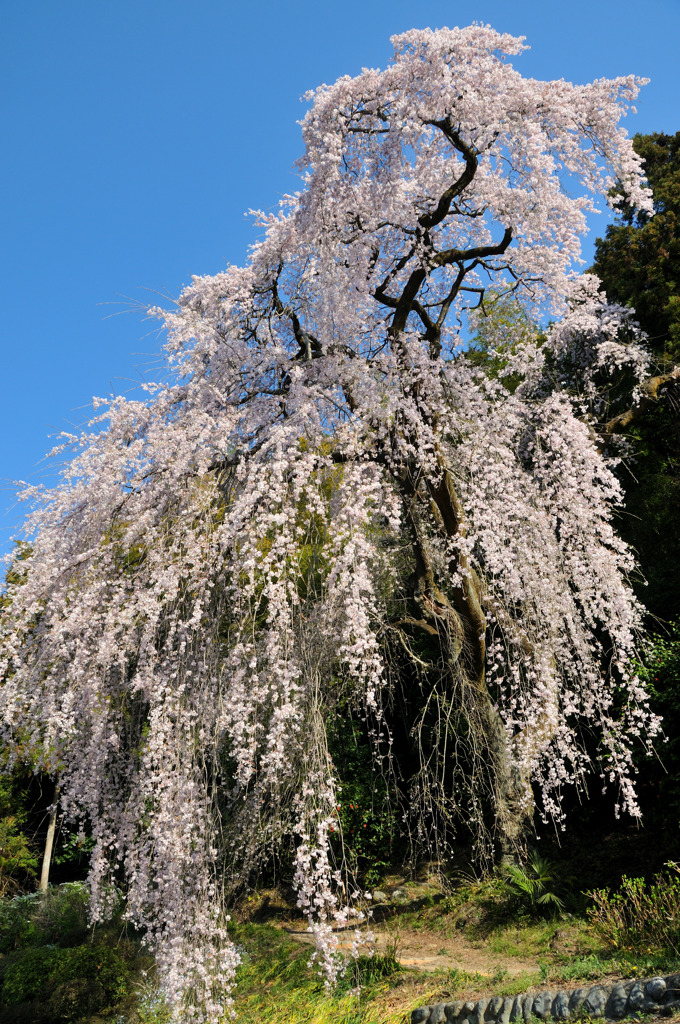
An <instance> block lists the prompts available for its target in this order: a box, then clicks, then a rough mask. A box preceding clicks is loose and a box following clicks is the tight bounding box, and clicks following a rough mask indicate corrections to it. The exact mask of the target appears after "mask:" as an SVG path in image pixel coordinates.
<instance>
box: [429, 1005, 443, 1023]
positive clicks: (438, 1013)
mask: <svg viewBox="0 0 680 1024" xmlns="http://www.w3.org/2000/svg"><path fill="white" fill-rule="evenodd" d="M442 1022H446V1004H445V1003H436V1004H435V1006H432V1007H431V1008H430V1016H429V1017H428V1019H427V1024H442Z"/></svg>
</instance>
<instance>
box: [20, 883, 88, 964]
mask: <svg viewBox="0 0 680 1024" xmlns="http://www.w3.org/2000/svg"><path fill="white" fill-rule="evenodd" d="M87 906H88V895H87V890H86V888H85V886H84V885H82V884H81V883H80V882H66V883H65V884H64V885H59V886H54V887H53V888H50V889H48V891H47V892H46V893H40V892H34V893H28V894H26V895H19V896H15V897H14V898H13V899H4V900H1V901H0V953H9V952H11V951H12V950H17V949H23V948H25V947H35V946H40V945H48V944H49V945H59V946H68V945H73V944H74V943H76V942H82V940H83V939H84V938H85V936H86V934H87Z"/></svg>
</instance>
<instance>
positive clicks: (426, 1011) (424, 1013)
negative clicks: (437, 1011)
mask: <svg viewBox="0 0 680 1024" xmlns="http://www.w3.org/2000/svg"><path fill="white" fill-rule="evenodd" d="M429 1016H430V1007H429V1006H419V1007H418V1009H417V1010H413V1011H412V1013H411V1024H423V1022H424V1021H426V1020H427V1018H428V1017H429Z"/></svg>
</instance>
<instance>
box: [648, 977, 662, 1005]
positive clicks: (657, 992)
mask: <svg viewBox="0 0 680 1024" xmlns="http://www.w3.org/2000/svg"><path fill="white" fill-rule="evenodd" d="M665 994H666V982H665V980H664V979H663V978H652V980H651V981H648V982H647V984H646V985H645V995H646V996H647V997H648V998H649V999H653V1000H654V1002H655V1003H659V1002H661V1000H662V999H663V997H664V996H665Z"/></svg>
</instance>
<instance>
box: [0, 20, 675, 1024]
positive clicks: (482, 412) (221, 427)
mask: <svg viewBox="0 0 680 1024" xmlns="http://www.w3.org/2000/svg"><path fill="white" fill-rule="evenodd" d="M393 43H394V59H393V61H392V62H391V63H390V64H389V66H388V67H387V68H386V69H385V70H384V71H378V70H373V69H365V70H364V71H362V73H361V74H360V75H358V76H356V77H354V78H350V77H343V78H341V79H339V80H338V81H337V82H336V83H335V84H333V85H330V86H326V85H324V86H321V87H320V88H319V89H318V90H316V92H314V93H313V94H311V95H310V97H309V100H310V103H311V105H310V108H309V110H308V112H307V114H306V115H305V117H304V119H303V121H302V135H303V141H304V154H303V156H302V158H301V160H300V162H299V171H300V175H301V185H300V190H299V192H297V193H296V194H295V195H291V196H287V197H285V199H284V200H283V202H282V204H281V207H280V209H279V210H278V211H276V212H274V213H271V214H269V213H260V214H259V215H258V221H259V224H260V227H261V229H262V238H261V240H260V241H259V242H258V243H257V244H256V245H255V246H254V248H253V250H252V252H251V255H250V259H249V260H248V263H247V265H246V266H245V267H229V268H227V269H226V270H225V271H223V272H221V273H219V274H216V275H214V276H208V277H197V278H194V279H193V281H192V283H191V284H190V285H189V287H187V288H186V290H185V291H184V292H183V294H182V295H181V297H180V299H179V301H178V303H177V305H176V306H175V307H174V308H172V309H170V310H160V309H154V310H151V311H150V314H151V315H152V316H154V317H157V318H158V319H159V320H160V321H161V323H162V325H163V327H164V329H165V331H166V333H167V344H166V352H167V364H168V366H167V374H166V376H165V377H164V379H162V380H160V381H159V382H157V383H148V384H146V385H145V388H144V391H145V394H144V395H143V396H142V398H141V399H139V400H131V399H129V398H119V397H112V398H110V399H108V400H103V401H101V402H100V404H99V407H98V409H97V411H96V414H95V416H94V418H93V419H92V422H91V423H90V425H89V427H88V428H87V429H86V430H85V431H84V432H83V433H82V434H80V435H76V436H69V437H64V438H63V444H62V446H61V447H60V451H63V450H64V447H65V448H67V449H69V450H70V451H71V452H72V453H73V454H72V458H71V459H70V461H68V462H67V464H66V467H65V469H64V472H63V479H62V482H61V483H60V484H59V485H58V486H57V487H55V488H53V489H51V490H44V491H43V490H42V489H40V488H27V489H25V491H24V498H25V500H27V501H28V502H29V503H30V505H31V510H30V512H29V514H28V516H27V520H26V531H25V536H26V539H27V541H28V543H29V544H30V551H26V552H25V555H26V557H25V558H23V560H22V561H21V562H17V563H16V565H15V572H14V574H13V575H12V581H13V582H10V583H8V588H7V598H8V601H7V604H6V607H5V610H4V612H3V616H2V649H1V650H2V661H1V665H2V672H3V675H4V685H3V687H2V690H0V702H1V703H2V712H3V723H4V725H3V738H4V740H5V741H6V742H8V743H9V744H10V745H14V747H15V749H16V750H17V751H18V750H19V749H21V750H22V751H26V749H30V750H31V751H32V757H33V759H34V762H35V764H36V767H37V768H39V769H41V770H43V771H47V772H50V773H53V774H54V775H58V776H59V779H60V793H61V804H62V808H63V811H64V813H65V814H66V815H67V816H69V817H70V818H72V819H73V820H75V821H80V822H83V823H85V824H86V825H87V826H88V827H89V828H90V829H91V830H92V834H93V837H94V840H95V848H94V852H93V855H92V864H91V870H90V876H89V882H90V887H91V891H92V905H93V913H94V916H95V917H102V918H103V917H105V916H106V915H107V913H109V911H110V908H111V906H112V905H113V903H115V901H116V900H117V899H118V896H119V894H120V893H122V894H123V897H124V899H125V901H126V908H127V910H126V913H127V915H128V917H129V918H130V919H131V920H132V921H134V922H135V923H136V924H138V925H139V926H142V927H143V928H145V929H146V932H147V936H148V941H149V942H150V943H151V945H152V947H153V949H154V950H155V952H156V956H157V960H158V965H159V970H160V973H161V977H162V980H163V984H164V986H165V990H166V992H167V993H168V996H169V998H170V1002H171V1004H172V1006H173V1007H174V1008H175V1012H176V1014H177V1019H178V1020H179V1019H181V1020H196V1021H217V1020H219V1019H220V1017H221V1016H222V1015H223V1014H224V1013H226V1012H227V1011H228V1010H229V1009H230V1007H231V1006H232V995H231V992H232V987H233V982H234V973H235V969H236V965H237V963H238V955H237V952H236V950H235V948H234V946H233V945H232V944H231V942H230V939H229V935H228V914H227V907H228V905H229V903H230V900H231V899H233V898H234V896H235V895H237V894H238V892H239V887H240V886H242V885H243V884H244V883H245V881H246V880H247V878H248V877H249V876H250V874H251V872H252V871H253V870H254V869H255V868H256V867H257V866H258V865H259V864H261V863H263V862H264V861H266V860H267V858H269V857H270V856H271V854H272V851H275V850H277V849H278V848H279V847H280V845H281V844H282V843H286V842H288V843H289V842H291V841H292V842H293V844H294V846H295V851H296V852H295V857H294V871H295V885H296V887H297V892H298V897H299V903H300V906H301V908H302V910H303V911H304V913H305V914H306V915H307V917H308V920H309V926H310V929H311V930H313V931H314V932H315V934H316V936H317V940H318V945H319V950H320V958H321V962H322V966H323V967H324V969H325V972H326V975H327V977H328V978H329V979H330V980H331V981H332V980H333V979H334V978H335V977H336V976H337V972H338V970H339V969H341V964H340V961H339V959H338V954H337V948H336V936H335V934H334V931H333V929H334V927H336V926H337V925H338V924H346V923H347V922H348V921H349V920H350V919H352V918H357V917H358V915H359V911H358V910H357V909H353V908H354V907H355V903H356V901H355V900H354V899H353V897H352V892H354V883H353V881H352V879H350V878H349V876H348V873H347V868H346V865H345V864H344V863H343V862H342V860H341V859H340V860H338V859H337V858H336V857H335V856H334V850H335V847H334V846H333V843H332V841H331V838H330V832H331V828H332V827H334V828H337V827H338V823H337V819H336V818H335V817H334V811H335V807H336V805H337V804H338V802H339V791H338V786H339V783H338V771H337V766H336V765H335V764H334V763H333V759H332V757H331V755H330V753H329V748H328V739H327V726H328V722H329V721H331V720H332V718H333V716H334V715H335V714H337V713H338V708H339V707H340V706H341V704H342V702H348V701H349V702H351V703H352V706H353V707H355V708H356V710H357V713H358V714H359V715H361V716H363V718H364V719H365V721H366V723H367V728H368V731H369V735H371V736H372V737H373V738H374V741H375V746H376V757H377V758H380V757H381V756H383V754H384V751H385V749H389V748H390V745H391V741H392V736H391V733H390V724H389V718H390V716H389V706H390V702H391V699H392V694H393V689H394V686H395V685H396V682H395V681H396V679H397V676H398V675H399V673H402V674H403V673H404V672H406V673H410V677H411V678H412V679H414V680H416V681H417V684H418V686H419V687H420V690H419V692H420V693H422V695H423V698H422V702H421V706H420V707H419V708H418V709H417V714H416V717H415V718H414V721H413V722H411V723H409V727H410V729H411V735H412V736H414V737H416V738H418V739H419V749H420V751H421V766H420V769H419V771H418V772H417V773H416V774H415V775H414V778H413V779H412V780H411V782H410V786H411V788H410V791H409V794H408V795H409V801H410V807H409V810H408V813H407V819H408V824H409V826H410V827H411V828H413V830H414V834H417V835H418V836H420V837H421V839H422V841H423V842H430V843H432V844H435V845H436V844H437V843H439V844H441V845H442V846H446V844H449V843H451V842H453V841H455V822H456V820H466V821H467V822H468V825H469V826H471V827H472V829H473V831H474V833H475V835H476V837H477V853H478V855H479V856H484V855H485V851H487V852H488V851H489V849H492V848H493V847H494V846H495V847H496V849H502V850H507V849H512V848H513V847H517V846H518V845H521V842H522V837H523V835H524V833H525V831H526V828H527V823H528V821H529V820H530V818H531V816H532V814H533V813H534V811H535V810H536V813H539V814H542V815H544V816H547V817H553V818H555V819H556V820H557V821H560V820H561V814H562V812H561V796H562V793H563V791H564V789H565V787H566V786H568V785H577V786H582V785H584V783H585V780H586V778H587V776H588V774H589V773H590V772H592V770H593V767H594V760H597V762H598V764H599V768H598V769H597V771H599V772H600V773H602V774H603V776H604V777H605V781H607V782H608V783H610V784H612V785H613V787H614V789H615V792H616V794H617V803H618V806H619V807H620V808H621V809H624V810H626V811H628V812H631V813H633V814H636V813H637V805H636V801H635V793H634V788H633V784H632V776H633V769H632V759H631V750H632V746H633V744H634V743H635V742H637V741H638V740H640V741H642V742H645V743H647V742H649V740H650V739H651V738H652V737H653V736H654V734H655V732H656V731H657V728H658V723H657V722H656V720H655V718H654V717H653V716H652V715H651V714H650V712H649V710H648V707H647V700H646V695H645V693H644V690H643V688H642V685H641V684H640V682H639V681H638V679H637V678H636V677H635V675H634V673H633V671H632V669H631V664H632V658H633V655H634V651H635V642H636V641H635V638H636V632H637V630H638V627H639V620H640V609H639V607H638V606H637V604H636V602H635V600H634V598H633V595H632V592H631V589H630V586H629V583H628V573H629V572H630V570H631V568H632V567H633V560H632V557H631V554H630V552H629V551H628V550H627V548H626V546H625V545H624V544H623V543H622V542H621V541H620V540H619V539H618V538H617V536H616V533H615V530H614V526H613V523H612V510H613V508H614V506H615V505H616V504H617V503H618V502H619V501H620V499H621V494H620V490H619V487H618V484H617V482H616V479H615V476H614V475H613V472H612V466H611V463H610V461H608V456H607V454H606V452H604V451H603V449H602V445H600V444H598V441H597V436H596V431H595V427H594V425H595V424H596V420H597V417H598V415H599V412H600V404H601V403H602V402H603V401H605V399H604V398H603V390H602V379H603V377H606V376H607V374H608V373H611V372H614V370H615V369H616V368H619V369H620V368H621V367H625V369H626V372H628V373H630V375H631V377H632V379H634V380H635V381H641V380H642V379H643V376H644V373H645V372H646V366H647V362H646V359H647V357H646V355H645V351H644V346H643V345H642V344H641V340H640V338H639V336H638V335H637V333H636V332H635V330H634V329H633V328H631V325H630V317H629V315H628V314H627V313H626V312H625V311H623V310H621V309H618V308H616V307H609V306H607V305H606V302H605V301H604V299H603V297H602V296H601V295H599V294H598V293H597V290H596V282H595V281H594V279H592V278H591V279H589V282H590V283H588V282H586V284H585V285H584V284H583V283H579V282H580V279H578V278H576V277H575V272H576V269H577V267H578V263H579V254H580V248H579V238H580V236H581V235H582V234H583V232H584V231H585V228H586V214H587V212H588V211H589V210H590V209H593V208H594V204H595V202H596V201H597V199H598V197H602V196H606V194H607V192H608V189H609V188H610V186H611V185H612V184H613V182H614V181H615V180H616V181H618V182H620V183H621V187H622V188H623V191H624V193H625V195H626V197H627V199H628V201H629V202H630V203H632V204H633V205H635V206H637V207H638V208H640V209H645V210H649V211H651V197H650V193H649V191H648V190H647V189H646V188H645V187H644V182H643V181H642V178H641V166H640V160H639V158H638V157H637V155H636V154H635V152H634V150H633V148H632V146H631V143H630V141H629V140H628V139H627V137H626V135H625V133H624V132H623V131H622V129H621V128H620V127H619V121H620V119H621V117H622V116H623V115H624V114H625V112H626V109H627V108H628V107H629V106H630V104H631V103H632V102H633V101H634V99H635V97H636V95H637V92H638V88H639V86H640V84H641V82H640V80H638V79H635V78H634V77H626V78H618V79H615V80H604V79H601V80H598V81H596V82H594V83H592V84H590V85H583V86H576V85H572V84H570V83H568V82H565V81H556V82H540V81H535V80H532V79H526V78H523V77H522V76H521V75H520V73H519V72H518V71H517V70H516V69H515V67H514V64H513V61H512V60H511V59H509V58H514V57H519V56H520V55H521V52H522V50H523V49H524V43H523V41H522V39H518V38H514V37H512V36H509V35H502V34H499V33H497V32H495V31H493V30H492V29H491V28H489V27H487V26H484V25H473V26H471V27H468V28H464V29H457V28H456V29H441V30H438V31H430V30H424V31H421V30H417V31H416V30H414V31H411V32H407V33H405V34H403V35H400V36H396V37H394V39H393ZM489 288H493V289H494V290H495V291H496V292H497V293H499V292H501V293H502V292H503V291H506V292H513V293H514V295H515V296H516V298H517V300H518V301H519V302H521V303H522V304H523V305H524V307H525V308H526V309H527V311H529V312H530V313H532V315H534V316H536V317H539V318H540V317H541V316H546V315H550V316H551V317H553V325H552V327H551V328H550V329H549V331H548V333H547V338H546V339H545V340H542V339H541V338H537V337H535V336H533V335H532V333H531V332H530V331H529V332H526V331H525V332H524V333H523V334H522V336H521V337H518V338H515V339H503V340H504V341H505V342H506V344H507V342H508V341H510V342H513V344H512V345H511V346H510V347H511V350H512V356H511V358H510V360H509V363H508V366H507V375H509V374H511V373H512V374H513V375H514V378H513V379H514V382H515V383H514V384H513V386H512V387H511V386H509V384H508V382H507V375H506V376H505V377H504V376H503V375H501V376H496V377H492V376H490V375H488V374H485V373H484V372H483V370H481V369H479V368H478V367H475V366H474V365H472V363H471V361H470V360H469V359H468V358H467V357H466V352H465V349H466V339H467V337H468V334H467V333H466V331H467V327H466V324H467V323H468V318H469V316H470V315H475V316H479V315H482V313H483V308H484V305H483V303H484V295H485V292H486V290H487V289H489ZM475 308H476V309H477V312H476V313H474V312H471V311H474V309H475ZM517 381H519V384H517ZM396 650H398V651H399V657H398V658H397V657H396V656H395V654H394V652H395V651H396ZM435 709H436V714H435V713H434V711H435ZM462 721H464V722H465V723H466V727H465V730H463V729H461V728H458V726H459V724H460V722H462ZM456 730H457V731H456ZM586 731H588V733H589V735H590V736H591V737H594V740H593V741H592V742H590V743H585V742H584V732H586ZM452 737H455V739H456V743H455V746H456V753H455V754H454V753H453V752H452ZM466 737H467V739H466ZM19 741H20V745H19ZM17 756H18V755H17Z"/></svg>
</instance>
